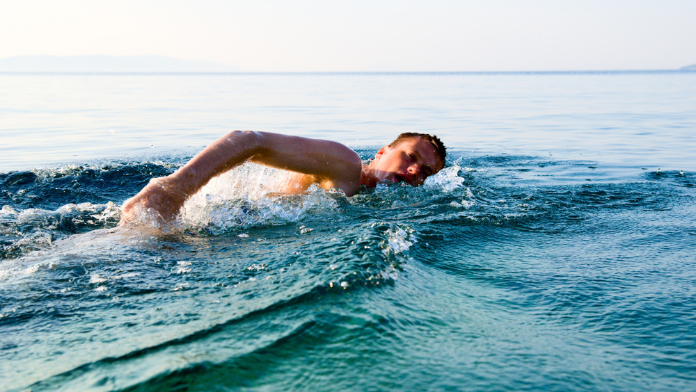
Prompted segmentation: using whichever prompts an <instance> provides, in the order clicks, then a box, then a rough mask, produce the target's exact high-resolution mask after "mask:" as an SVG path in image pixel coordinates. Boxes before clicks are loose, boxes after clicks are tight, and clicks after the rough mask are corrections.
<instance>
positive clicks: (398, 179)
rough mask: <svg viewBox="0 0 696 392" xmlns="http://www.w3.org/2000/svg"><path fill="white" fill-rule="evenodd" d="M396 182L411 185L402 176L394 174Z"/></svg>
mask: <svg viewBox="0 0 696 392" xmlns="http://www.w3.org/2000/svg"><path fill="white" fill-rule="evenodd" d="M394 182H405V183H407V184H408V183H409V181H408V178H407V177H406V176H403V175H401V174H394Z"/></svg>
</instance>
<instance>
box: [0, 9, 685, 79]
mask: <svg viewBox="0 0 696 392" xmlns="http://www.w3.org/2000/svg"><path fill="white" fill-rule="evenodd" d="M695 21H696V0H631V1H629V0H603V1H598V0H573V1H569V0H553V1H552V0H525V1H522V0H517V1H513V0H485V1H467V0H460V1H453V0H452V1H449V0H400V1H396V0H351V1H330V0H323V1H319V0H297V1H289V0H286V1H280V0H263V1H259V0H255V1H247V0H225V1H223V0H196V1H190V0H167V1H162V0H149V1H148V0H137V1H132V0H119V1H113V0H109V1H104V0H60V1H56V0H23V1H4V2H2V5H0V58H7V57H13V56H23V55H60V56H70V55H89V54H104V55H131V56H132V55H148V54H155V55H162V56H169V57H174V58H178V59H183V60H194V61H213V62H217V63H221V64H227V65H232V66H235V67H238V68H240V69H242V70H244V71H250V72H346V71H347V72H351V71H356V72H357V71H416V72H418V71H547V70H559V71H567V70H636V69H646V70H649V69H675V68H680V67H683V66H687V65H692V64H696V22H695Z"/></svg>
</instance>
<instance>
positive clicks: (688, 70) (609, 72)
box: [0, 67, 696, 76]
mask: <svg viewBox="0 0 696 392" xmlns="http://www.w3.org/2000/svg"><path fill="white" fill-rule="evenodd" d="M665 73H696V67H694V68H691V67H688V68H687V67H685V68H681V69H655V70H604V71H602V70H598V71H394V72H390V71H336V72H330V71H324V72H248V71H240V72H79V71H74V72H71V71H59V72H50V71H40V72H38V71H36V72H34V71H0V75H211V76H216V75H604V74H607V75H612V74H665Z"/></svg>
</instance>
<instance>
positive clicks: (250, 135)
mask: <svg viewBox="0 0 696 392" xmlns="http://www.w3.org/2000/svg"><path fill="white" fill-rule="evenodd" d="M222 139H223V140H224V141H225V144H227V145H231V146H241V147H243V148H244V150H247V151H249V152H251V153H254V152H257V151H258V150H259V149H260V148H262V146H263V144H264V135H263V134H262V133H261V132H257V131H240V130H235V131H231V132H228V133H227V134H226V135H225V136H223V137H222Z"/></svg>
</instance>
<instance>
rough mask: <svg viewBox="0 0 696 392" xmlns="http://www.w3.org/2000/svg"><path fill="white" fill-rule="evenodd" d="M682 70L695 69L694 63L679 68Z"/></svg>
mask: <svg viewBox="0 0 696 392" xmlns="http://www.w3.org/2000/svg"><path fill="white" fill-rule="evenodd" d="M679 69H680V70H682V71H696V64H694V65H687V66H686V67H681V68H679Z"/></svg>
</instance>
